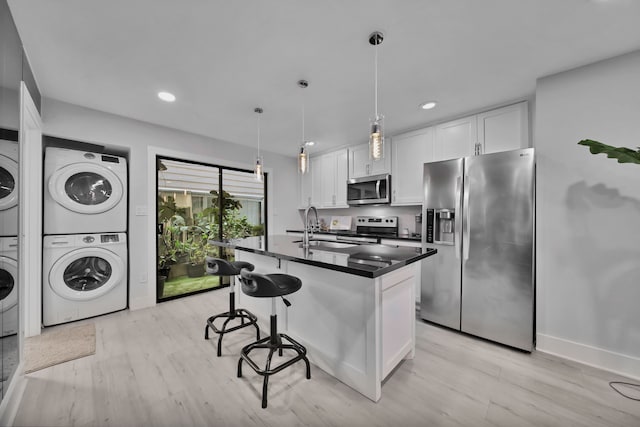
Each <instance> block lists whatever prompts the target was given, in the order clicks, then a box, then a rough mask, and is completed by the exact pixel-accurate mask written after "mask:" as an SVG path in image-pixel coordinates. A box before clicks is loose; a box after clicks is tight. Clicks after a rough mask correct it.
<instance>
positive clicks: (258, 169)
mask: <svg viewBox="0 0 640 427" xmlns="http://www.w3.org/2000/svg"><path fill="white" fill-rule="evenodd" d="M253 112H254V113H258V155H257V156H256V165H255V167H254V169H253V173H254V174H255V177H256V180H257V181H260V182H262V181H263V180H264V170H263V163H262V156H261V155H260V114H262V112H263V110H262V108H260V107H256V108H255V109H254V110H253Z"/></svg>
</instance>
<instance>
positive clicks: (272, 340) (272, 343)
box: [238, 269, 311, 408]
mask: <svg viewBox="0 0 640 427" xmlns="http://www.w3.org/2000/svg"><path fill="white" fill-rule="evenodd" d="M240 277H241V279H240V283H241V284H242V292H244V293H245V294H246V295H248V296H252V297H257V298H271V319H270V320H271V322H270V327H271V328H270V329H271V331H270V332H271V335H270V336H268V337H266V338H263V339H258V340H257V341H256V342H254V343H252V344H249V345H247V346H245V347H244V348H243V349H242V351H241V352H240V359H239V360H238V377H242V362H243V361H244V362H247V364H248V365H249V366H250V367H251V368H252V369H253V370H254V371H255V372H256V373H257V374H259V375H262V376H263V377H264V380H263V384H262V407H263V408H266V407H267V385H268V383H269V376H270V375H273V374H276V373H278V372H280V371H281V370H283V369H284V368H286V367H288V366H291V365H293V364H294V363H296V362H298V361H300V360H303V361H304V363H305V364H306V367H307V379H311V366H310V365H309V359H307V349H306V348H305V347H304V346H303V345H302V344H300V343H299V342H297V341H295V340H294V339H293V338H291V337H290V336H289V335H286V334H281V333H278V316H277V315H276V304H275V299H276V298H277V297H282V300H283V301H284V303H285V305H286V306H287V307H289V306H291V303H290V302H289V301H287V300H286V299H285V298H284V295H289V294H292V293H294V292H296V291H298V290H299V289H300V288H301V287H302V281H300V279H298V278H297V277H295V276H291V275H289V274H260V273H253V272H252V270H249V269H242V270H241V271H240ZM283 340H286V341H287V342H288V344H287V343H285V342H283ZM259 348H260V349H268V350H269V354H268V356H267V363H266V367H265V368H264V369H261V368H260V367H258V365H257V364H256V363H255V362H254V361H253V360H252V359H251V357H250V356H249V353H250V352H251V351H253V350H255V349H259ZM283 349H290V350H293V351H295V352H296V353H297V355H296V356H295V357H293V358H291V359H288V360H286V361H284V362H283V363H281V364H279V365H277V366H276V367H273V368H272V367H271V358H272V356H273V353H274V352H275V351H276V350H278V355H280V356H282V355H283V352H282V350H283Z"/></svg>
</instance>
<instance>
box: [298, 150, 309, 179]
mask: <svg viewBox="0 0 640 427" xmlns="http://www.w3.org/2000/svg"><path fill="white" fill-rule="evenodd" d="M308 171H309V156H308V154H307V148H306V147H305V146H304V145H303V146H302V147H300V152H299V153H298V172H300V173H301V174H303V175H304V174H305V173H307V172H308Z"/></svg>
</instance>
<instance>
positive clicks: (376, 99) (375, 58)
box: [373, 43, 380, 120]
mask: <svg viewBox="0 0 640 427" xmlns="http://www.w3.org/2000/svg"><path fill="white" fill-rule="evenodd" d="M379 44H380V43H376V52H375V55H374V64H375V65H374V72H373V76H374V81H375V88H374V91H373V93H374V103H375V114H376V116H375V120H378V45H379Z"/></svg>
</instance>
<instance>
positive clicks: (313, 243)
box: [293, 240, 359, 249]
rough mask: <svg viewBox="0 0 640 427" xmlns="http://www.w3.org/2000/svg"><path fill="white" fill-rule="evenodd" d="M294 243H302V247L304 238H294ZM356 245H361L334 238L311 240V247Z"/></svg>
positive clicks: (334, 247)
mask: <svg viewBox="0 0 640 427" xmlns="http://www.w3.org/2000/svg"><path fill="white" fill-rule="evenodd" d="M293 243H300V247H302V240H294V241H293ZM355 246H359V245H358V243H346V242H336V241H333V240H309V247H310V248H318V249H322V248H326V249H345V248H353V247H355Z"/></svg>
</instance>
